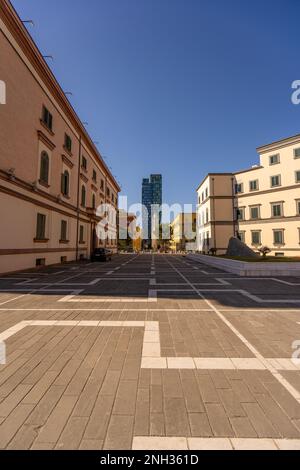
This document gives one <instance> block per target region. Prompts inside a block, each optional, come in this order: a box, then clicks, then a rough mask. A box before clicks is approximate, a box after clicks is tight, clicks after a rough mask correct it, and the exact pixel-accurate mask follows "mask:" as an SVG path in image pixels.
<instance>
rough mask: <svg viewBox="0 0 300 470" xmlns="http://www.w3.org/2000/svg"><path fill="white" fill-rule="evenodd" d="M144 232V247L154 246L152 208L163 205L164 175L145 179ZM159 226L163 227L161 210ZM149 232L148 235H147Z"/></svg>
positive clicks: (143, 199)
mask: <svg viewBox="0 0 300 470" xmlns="http://www.w3.org/2000/svg"><path fill="white" fill-rule="evenodd" d="M142 204H143V206H144V209H143V232H144V236H143V238H144V246H148V248H150V247H151V246H152V229H153V222H154V221H153V219H152V206H153V205H157V206H159V207H160V206H161V205H162V175H150V178H144V179H143V185H142ZM159 225H161V210H159ZM147 232H148V233H147Z"/></svg>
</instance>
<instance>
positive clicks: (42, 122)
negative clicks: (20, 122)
mask: <svg viewBox="0 0 300 470" xmlns="http://www.w3.org/2000/svg"><path fill="white" fill-rule="evenodd" d="M40 124H41V126H43V128H44V129H45V130H46V131H47V132H49V134H50V135H51V136H52V137H53V136H54V135H55V134H54V132H53V130H52V129H50V128H49V127H48V126H47V124H45V123H44V121H43V120H42V119H40Z"/></svg>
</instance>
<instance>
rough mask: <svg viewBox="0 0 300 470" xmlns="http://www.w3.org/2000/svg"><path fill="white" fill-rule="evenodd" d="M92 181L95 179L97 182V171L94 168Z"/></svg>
mask: <svg viewBox="0 0 300 470" xmlns="http://www.w3.org/2000/svg"><path fill="white" fill-rule="evenodd" d="M93 181H95V183H96V182H97V172H96V170H93Z"/></svg>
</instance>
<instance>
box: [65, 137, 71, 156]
mask: <svg viewBox="0 0 300 470" xmlns="http://www.w3.org/2000/svg"><path fill="white" fill-rule="evenodd" d="M65 149H66V150H67V151H68V152H70V153H71V152H72V139H71V137H70V136H69V135H68V134H65Z"/></svg>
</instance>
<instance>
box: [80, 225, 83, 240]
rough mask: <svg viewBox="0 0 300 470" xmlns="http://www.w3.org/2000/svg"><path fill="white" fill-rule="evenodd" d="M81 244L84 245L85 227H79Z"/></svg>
mask: <svg viewBox="0 0 300 470" xmlns="http://www.w3.org/2000/svg"><path fill="white" fill-rule="evenodd" d="M79 243H84V226H83V225H80V227H79Z"/></svg>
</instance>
